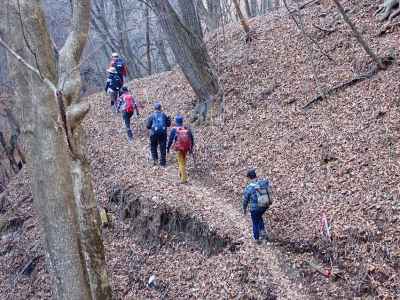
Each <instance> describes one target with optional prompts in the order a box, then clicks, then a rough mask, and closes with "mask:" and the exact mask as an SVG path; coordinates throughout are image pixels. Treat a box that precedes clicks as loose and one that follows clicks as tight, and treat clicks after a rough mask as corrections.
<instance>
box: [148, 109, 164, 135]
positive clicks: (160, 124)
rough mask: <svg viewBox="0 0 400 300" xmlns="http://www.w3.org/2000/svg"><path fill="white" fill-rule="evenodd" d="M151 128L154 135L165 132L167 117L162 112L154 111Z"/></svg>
mask: <svg viewBox="0 0 400 300" xmlns="http://www.w3.org/2000/svg"><path fill="white" fill-rule="evenodd" d="M151 130H152V131H153V133H154V134H156V135H161V134H165V133H166V132H167V117H166V116H165V114H163V113H162V112H155V113H154V115H153V122H152V124H151Z"/></svg>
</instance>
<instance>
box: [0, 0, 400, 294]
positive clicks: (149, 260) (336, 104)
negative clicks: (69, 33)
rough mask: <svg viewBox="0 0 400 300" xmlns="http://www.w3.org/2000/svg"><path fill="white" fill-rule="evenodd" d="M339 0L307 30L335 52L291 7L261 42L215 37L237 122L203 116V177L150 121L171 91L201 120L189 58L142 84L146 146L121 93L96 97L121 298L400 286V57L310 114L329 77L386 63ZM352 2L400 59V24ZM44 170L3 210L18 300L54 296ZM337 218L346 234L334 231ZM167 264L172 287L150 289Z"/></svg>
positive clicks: (99, 164) (93, 134)
mask: <svg viewBox="0 0 400 300" xmlns="http://www.w3.org/2000/svg"><path fill="white" fill-rule="evenodd" d="M359 2H360V3H359ZM330 3H331V2H330V1H321V4H320V5H316V6H313V7H311V8H308V9H305V10H303V12H304V14H305V15H304V22H305V29H306V31H307V32H308V33H309V34H311V35H312V36H313V37H314V39H315V40H316V41H317V42H318V45H319V47H320V48H321V49H322V51H323V52H324V53H328V54H329V56H330V57H331V59H330V58H328V57H327V56H326V55H324V54H322V52H321V51H319V50H318V49H316V47H315V46H312V48H313V49H314V50H313V53H311V54H310V53H309V51H308V50H307V49H309V47H308V46H307V40H306V39H305V38H304V36H303V35H302V34H301V32H300V31H299V30H297V29H296V27H295V25H294V24H293V22H292V21H291V20H290V19H289V17H288V16H285V11H284V10H282V11H279V12H276V13H274V14H271V15H269V16H267V17H258V18H254V19H251V20H250V26H251V27H252V29H253V31H254V40H253V42H252V43H251V44H245V43H244V40H243V34H242V32H241V29H240V27H239V25H238V24H234V25H230V26H226V27H225V28H224V32H223V31H222V30H220V31H219V32H215V33H212V34H210V35H209V36H208V37H207V40H208V46H209V49H210V52H211V55H212V57H213V59H214V61H215V62H216V64H217V71H218V73H219V75H220V80H221V83H222V84H223V85H224V91H225V114H224V120H225V122H224V124H222V123H221V121H220V119H219V118H217V117H216V118H213V119H212V120H210V121H208V122H207V124H205V125H201V126H193V131H194V133H195V139H196V152H197V163H196V166H194V164H193V161H192V160H191V159H190V160H189V176H190V182H189V184H187V185H182V184H179V182H178V178H177V170H176V163H175V158H174V153H171V154H170V155H169V157H168V163H167V164H168V165H167V167H166V168H161V167H153V166H152V165H150V164H149V162H148V137H147V133H146V130H145V128H144V122H145V117H147V115H148V114H149V113H150V112H151V109H152V103H153V102H154V101H155V100H159V101H161V102H162V104H163V107H164V110H165V112H166V113H167V114H169V115H171V116H175V114H177V113H181V114H183V115H185V116H186V117H187V118H189V116H190V112H191V109H192V107H193V104H194V102H195V97H194V95H193V93H192V91H191V89H190V87H189V86H188V84H187V83H186V81H185V80H184V77H183V75H182V74H181V73H180V71H179V70H178V69H174V70H173V71H171V72H166V73H163V74H157V75H153V76H150V77H147V78H145V79H142V80H136V81H134V82H132V83H130V85H131V87H132V90H133V91H134V92H135V95H136V97H137V98H138V99H139V100H140V101H141V102H142V103H143V104H144V110H143V111H142V112H141V117H140V118H138V119H134V120H133V127H134V134H135V140H134V143H133V144H128V143H127V140H126V136H125V135H126V133H125V129H124V126H123V123H122V118H121V117H120V116H119V115H116V114H112V113H111V110H110V109H109V107H108V100H107V98H106V96H105V95H104V94H97V95H94V96H91V97H90V98H89V100H90V101H91V105H92V110H91V112H90V114H89V117H88V119H87V120H86V122H85V124H86V125H85V126H86V128H87V132H88V137H89V155H90V158H91V161H92V169H93V178H94V186H95V191H96V195H97V197H98V201H99V205H101V206H103V207H105V208H106V209H107V210H108V213H109V216H110V219H111V225H110V226H109V227H107V228H104V229H103V234H104V241H105V247H106V251H107V262H108V268H109V274H110V278H111V281H112V285H113V290H114V294H115V298H117V299H138V298H172V299H174V298H190V297H192V298H193V297H194V298H209V299H211V298H212V299H215V298H262V299H275V298H278V299H335V298H336V299H349V298H357V297H358V298H362V299H366V298H371V299H372V298H381V299H396V298H397V297H398V295H399V294H400V278H399V276H398V274H399V273H400V251H399V249H400V217H399V212H400V190H399V188H400V165H399V155H400V141H399V138H400V125H399V121H398V120H399V117H400V99H399V92H400V85H399V84H398V83H399V80H400V76H399V75H400V72H399V64H398V61H397V60H395V61H394V63H393V64H392V65H391V66H390V67H389V68H388V69H387V70H385V71H382V72H379V73H378V74H376V75H375V76H373V77H372V78H370V79H366V80H364V81H362V82H359V83H357V84H356V85H354V86H352V87H349V88H347V89H342V90H339V91H338V92H336V93H334V94H332V95H329V96H328V97H326V98H325V99H323V100H322V101H320V102H317V103H315V104H314V105H312V106H311V107H310V108H308V109H304V107H305V106H306V105H307V103H309V102H310V101H311V100H312V99H313V98H314V97H315V96H317V86H316V80H317V82H318V86H319V87H320V88H321V89H323V90H325V89H329V88H330V87H333V86H335V85H337V84H338V83H341V82H344V81H346V80H349V79H352V78H354V77H355V76H359V75H360V74H362V73H365V72H367V71H368V70H370V67H371V65H372V62H371V60H370V59H369V58H368V57H367V56H366V55H365V54H364V52H363V51H362V49H360V48H359V46H358V45H357V43H356V41H355V40H354V39H353V38H352V35H351V32H350V31H349V29H348V28H347V27H346V25H345V24H344V23H343V21H342V20H341V19H340V17H339V16H338V14H337V13H336V10H335V8H334V6H332V5H331V4H330ZM344 4H345V6H346V8H349V10H348V14H349V16H350V17H351V19H352V20H353V21H354V22H355V23H356V25H357V27H358V28H359V29H360V31H361V32H362V33H363V35H364V37H365V38H366V40H367V42H368V44H369V45H370V46H371V47H372V48H373V49H375V50H376V51H377V53H378V55H379V56H381V57H385V56H388V55H390V56H393V57H397V56H398V55H399V46H400V44H399V41H400V33H399V27H398V28H396V27H395V28H394V29H393V30H391V31H389V32H387V33H386V34H384V35H378V33H379V31H380V26H381V25H380V24H378V23H377V22H376V20H375V19H374V17H373V12H374V9H375V7H376V6H377V3H375V1H372V0H371V1H370V0H367V1H346V2H345V3H344ZM317 27H319V28H325V29H326V28H329V29H330V30H328V31H327V30H325V31H324V30H320V29H317ZM311 63H314V64H315V70H316V72H315V73H314V72H313V71H312V67H311ZM252 166H254V167H257V170H258V173H259V175H261V176H266V177H268V178H269V179H270V180H271V181H272V183H273V189H274V195H275V203H274V205H273V207H272V208H271V210H269V211H268V213H267V214H266V219H267V222H268V227H269V228H270V230H271V233H272V236H273V241H272V243H269V244H263V245H256V244H254V243H253V242H252V240H251V224H250V220H249V216H243V215H242V214H241V210H240V207H241V193H242V191H243V188H244V186H245V184H246V179H245V176H244V175H245V173H246V172H245V171H246V170H247V169H248V168H249V167H252ZM28 173H29V172H28V171H27V170H25V171H24V172H23V174H22V175H21V176H19V177H18V178H17V179H16V180H14V181H13V182H12V183H11V184H10V187H9V191H8V194H7V195H5V197H6V199H8V200H7V201H2V203H4V205H2V207H0V213H1V215H0V222H1V221H2V220H6V221H7V222H6V223H4V224H6V225H5V226H4V228H5V229H4V230H0V231H1V232H2V233H1V239H0V295H5V297H4V298H6V299H26V298H29V299H35V298H36V299H43V298H50V295H51V294H50V288H49V287H50V285H51V282H50V279H49V278H50V277H49V275H48V274H47V272H46V270H45V259H44V257H45V255H44V253H45V252H44V250H43V246H42V244H41V243H39V242H38V241H39V240H40V236H41V234H40V228H39V226H37V224H38V220H37V216H36V213H35V212H34V211H32V197H31V195H30V191H29V186H28V183H29V176H28ZM324 214H325V215H326V216H327V219H328V221H329V222H330V223H331V225H332V228H331V230H330V232H331V235H332V238H331V241H327V240H326V239H324V238H323V237H322V235H321V230H320V229H321V225H320V224H321V217H322V215H324ZM0 226H2V225H1V223H0ZM151 275H155V276H156V278H157V287H156V288H149V287H147V280H148V279H149V277H150V276H151ZM2 298H3V296H2Z"/></svg>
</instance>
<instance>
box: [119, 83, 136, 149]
mask: <svg viewBox="0 0 400 300" xmlns="http://www.w3.org/2000/svg"><path fill="white" fill-rule="evenodd" d="M121 92H122V94H121V96H120V97H119V102H118V111H119V112H122V118H123V120H124V122H125V126H126V130H127V134H128V142H129V143H130V144H131V143H132V142H133V132H132V128H131V118H132V116H133V113H134V112H135V111H136V115H137V116H139V109H138V105H137V103H136V101H135V99H134V98H133V96H132V94H131V93H130V92H129V90H128V88H127V87H126V86H124V87H122V89H121Z"/></svg>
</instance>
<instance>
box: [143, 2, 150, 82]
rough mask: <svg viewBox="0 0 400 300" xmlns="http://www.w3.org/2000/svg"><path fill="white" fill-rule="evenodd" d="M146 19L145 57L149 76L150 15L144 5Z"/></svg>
mask: <svg viewBox="0 0 400 300" xmlns="http://www.w3.org/2000/svg"><path fill="white" fill-rule="evenodd" d="M144 14H145V18H146V57H147V71H148V74H149V75H151V73H152V71H151V43H150V13H149V7H148V6H147V5H146V7H145V9H144Z"/></svg>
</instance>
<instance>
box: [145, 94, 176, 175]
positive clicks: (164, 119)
mask: <svg viewBox="0 0 400 300" xmlns="http://www.w3.org/2000/svg"><path fill="white" fill-rule="evenodd" d="M170 126H171V118H170V117H169V116H167V115H166V114H165V113H164V112H162V110H161V103H160V102H156V103H155V104H154V112H153V113H152V114H151V115H150V116H149V118H148V119H147V124H146V127H147V129H149V130H150V150H151V156H152V159H153V164H154V165H156V164H157V163H158V150H157V149H158V147H160V166H162V167H165V165H166V156H167V137H168V133H167V128H168V127H170Z"/></svg>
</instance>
